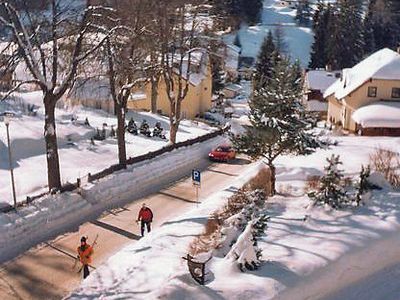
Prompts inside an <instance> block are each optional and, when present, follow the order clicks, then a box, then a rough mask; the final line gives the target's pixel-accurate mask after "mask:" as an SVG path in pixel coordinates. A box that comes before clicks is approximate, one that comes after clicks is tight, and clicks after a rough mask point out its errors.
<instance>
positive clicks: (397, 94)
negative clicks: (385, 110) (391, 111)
mask: <svg viewBox="0 0 400 300" xmlns="http://www.w3.org/2000/svg"><path fill="white" fill-rule="evenodd" d="M392 98H400V88H392Z"/></svg>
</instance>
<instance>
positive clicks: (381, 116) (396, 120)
mask: <svg viewBox="0 0 400 300" xmlns="http://www.w3.org/2000/svg"><path fill="white" fill-rule="evenodd" d="M351 117H352V119H353V120H354V122H356V123H358V124H360V125H361V126H362V127H364V128H373V127H379V128H400V101H377V102H374V103H372V104H369V105H365V106H363V107H361V108H359V109H357V110H356V111H355V112H354V113H353V114H352V116H351Z"/></svg>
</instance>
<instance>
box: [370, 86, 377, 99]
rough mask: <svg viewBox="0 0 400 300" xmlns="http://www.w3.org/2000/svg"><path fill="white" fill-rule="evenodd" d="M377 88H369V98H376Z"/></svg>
mask: <svg viewBox="0 0 400 300" xmlns="http://www.w3.org/2000/svg"><path fill="white" fill-rule="evenodd" d="M376 92H377V87H376V86H369V87H368V97H376Z"/></svg>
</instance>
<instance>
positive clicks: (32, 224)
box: [0, 136, 225, 260]
mask: <svg viewBox="0 0 400 300" xmlns="http://www.w3.org/2000/svg"><path fill="white" fill-rule="evenodd" d="M224 141H225V138H224V137H222V136H221V137H217V138H214V139H212V140H209V141H206V142H204V143H201V144H195V145H193V146H190V147H186V148H182V149H177V150H174V151H172V152H170V153H166V154H164V155H161V156H159V157H157V158H154V159H152V160H149V161H146V162H142V163H139V164H135V165H132V166H129V167H128V169H127V170H124V171H120V172H117V173H115V174H112V175H110V176H108V177H106V178H103V179H101V180H100V181H99V182H95V183H92V184H90V183H88V184H86V185H83V187H82V188H81V191H80V194H78V193H75V192H74V193H64V194H60V195H54V196H47V197H45V198H42V199H39V200H36V201H35V202H34V203H32V205H29V206H28V207H25V208H22V209H20V210H18V211H17V212H10V213H8V214H0V253H1V255H0V260H4V259H6V258H8V257H13V256H15V255H16V254H17V252H16V251H22V250H24V249H27V248H28V247H30V246H32V245H35V244H37V243H39V242H40V241H44V240H46V239H48V238H50V237H51V236H54V235H56V234H59V233H61V232H65V231H66V230H68V229H70V228H73V227H74V226H77V225H79V224H80V223H82V222H84V221H85V220H88V219H90V218H92V217H94V216H96V215H98V214H100V213H101V212H103V211H104V209H106V208H109V207H112V206H118V205H122V204H124V203H125V202H127V201H132V200H134V199H138V198H140V197H142V196H144V195H146V194H148V193H150V192H152V191H154V190H157V189H158V188H159V187H161V186H163V185H165V184H167V183H170V182H173V181H176V180H177V179H179V178H181V177H183V176H186V175H188V174H190V171H191V170H192V169H193V168H195V167H200V166H201V165H204V164H205V163H206V161H207V160H206V158H207V154H208V152H209V151H210V150H211V148H213V147H215V146H216V145H217V144H220V143H222V142H224ZM172 165H173V166H174V167H173V168H172V167H171V166H172Z"/></svg>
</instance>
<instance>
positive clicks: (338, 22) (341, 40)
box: [326, 0, 365, 69]
mask: <svg viewBox="0 0 400 300" xmlns="http://www.w3.org/2000/svg"><path fill="white" fill-rule="evenodd" d="M362 16H363V7H362V0H340V1H339V2H338V3H337V4H336V6H335V9H334V20H333V21H334V22H330V24H329V26H328V32H330V37H329V40H328V43H327V45H326V46H327V49H328V53H327V61H328V64H330V65H331V66H332V67H333V68H334V69H344V68H349V67H353V66H354V65H355V64H357V63H358V62H360V61H361V59H362V57H363V55H364V48H365V47H364V27H363V17H362ZM350 28H351V30H350Z"/></svg>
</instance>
